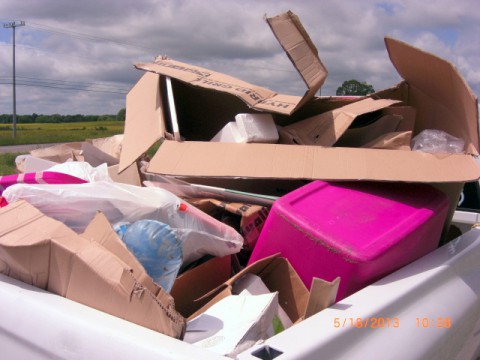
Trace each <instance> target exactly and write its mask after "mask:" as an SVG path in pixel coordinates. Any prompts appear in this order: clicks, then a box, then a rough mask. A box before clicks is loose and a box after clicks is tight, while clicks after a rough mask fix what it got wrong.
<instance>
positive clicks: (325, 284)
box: [305, 277, 340, 319]
mask: <svg viewBox="0 0 480 360" xmlns="http://www.w3.org/2000/svg"><path fill="white" fill-rule="evenodd" d="M339 285H340V278H339V277H337V278H336V279H334V280H333V281H325V280H322V279H319V278H313V279H312V285H311V287H310V298H309V299H308V305H307V309H306V310H305V319H306V318H308V317H310V316H312V315H315V314H316V313H318V312H320V311H322V310H324V309H326V308H327V307H329V306H330V305H332V304H334V303H335V298H336V297H337V292H338V286H339Z"/></svg>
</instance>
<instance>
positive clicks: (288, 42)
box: [266, 11, 328, 108]
mask: <svg viewBox="0 0 480 360" xmlns="http://www.w3.org/2000/svg"><path fill="white" fill-rule="evenodd" d="M266 20H267V23H268V25H270V28H271V29H272V32H273V33H274V35H275V37H276V38H277V40H278V42H279V43H280V45H281V46H282V48H283V49H284V50H285V52H286V54H287V55H288V57H289V58H290V60H291V61H292V63H293V65H294V66H295V68H296V69H297V71H298V72H299V74H300V76H301V77H302V79H303V81H305V84H306V85H307V87H308V90H307V92H306V93H305V96H304V97H303V99H302V101H301V102H300V103H299V104H298V105H297V106H296V108H299V107H300V106H302V105H303V104H304V103H305V102H307V101H308V100H310V99H311V98H312V97H313V96H314V95H315V94H316V92H317V91H318V90H319V89H320V87H321V86H322V85H323V83H324V82H325V79H326V77H327V74H328V72H327V69H326V68H325V66H324V65H323V64H322V61H321V60H320V58H319V56H318V51H317V48H316V47H315V45H314V44H313V42H312V40H311V39H310V36H309V35H308V33H307V31H306V30H305V29H304V27H303V25H302V23H301V22H300V19H299V18H298V16H297V15H295V14H294V13H292V12H291V11H288V12H286V13H283V14H280V15H278V16H274V17H271V18H267V19H266Z"/></svg>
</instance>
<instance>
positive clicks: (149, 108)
mask: <svg viewBox="0 0 480 360" xmlns="http://www.w3.org/2000/svg"><path fill="white" fill-rule="evenodd" d="M126 109H127V110H126V119H127V120H126V121H125V130H124V133H125V134H124V137H123V142H122V153H121V157H120V164H119V171H120V172H121V171H123V170H125V169H126V168H127V167H128V166H129V165H131V164H132V163H133V162H135V161H136V160H137V159H138V158H139V157H140V156H141V155H142V154H143V153H144V152H146V151H147V150H148V149H149V148H150V147H151V146H152V145H153V144H154V143H155V142H156V141H158V140H159V139H160V138H161V137H162V136H163V134H164V131H165V128H164V120H163V112H162V102H161V99H160V87H159V76H158V75H157V74H153V73H145V74H144V75H143V76H142V77H141V79H140V80H139V81H138V82H137V83H136V84H135V86H134V87H133V88H132V90H130V92H129V93H128V94H127V107H126Z"/></svg>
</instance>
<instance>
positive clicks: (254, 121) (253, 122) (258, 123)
mask: <svg viewBox="0 0 480 360" xmlns="http://www.w3.org/2000/svg"><path fill="white" fill-rule="evenodd" d="M235 121H236V123H237V126H238V131H239V133H240V136H242V138H243V139H244V141H243V142H259V143H276V142H278V131H277V126H276V125H275V122H274V121H273V117H272V115H270V114H237V115H236V116H235Z"/></svg>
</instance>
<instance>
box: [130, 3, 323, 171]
mask: <svg viewBox="0 0 480 360" xmlns="http://www.w3.org/2000/svg"><path fill="white" fill-rule="evenodd" d="M266 20H267V22H268V24H269V25H270V28H271V29H272V31H273V33H274V34H275V36H276V38H277V39H278V41H279V42H280V45H281V46H282V47H283V49H284V50H285V51H286V53H287V55H288V57H289V58H290V60H291V61H292V63H293V65H294V66H295V68H296V69H297V71H298V72H299V73H300V76H301V77H302V79H303V80H304V81H305V84H306V85H307V87H308V90H307V92H306V93H305V95H304V96H303V97H300V96H294V95H285V94H279V93H277V92H275V91H272V90H270V89H267V88H264V87H261V86H257V85H253V84H250V83H248V82H245V81H243V80H240V79H238V78H235V77H233V76H229V75H225V74H221V73H219V72H215V71H212V70H208V69H205V68H202V67H199V66H194V65H190V64H186V63H182V62H180V61H176V60H172V59H168V58H164V57H159V58H157V59H156V60H155V61H154V62H153V63H137V64H135V67H136V68H137V69H140V70H144V71H149V72H153V73H156V74H161V75H165V76H168V77H171V78H174V79H177V80H180V81H183V82H185V83H188V84H190V85H192V86H198V87H201V88H205V89H210V90H216V91H221V92H224V93H228V94H231V95H234V96H236V97H238V98H240V99H242V100H243V101H244V102H245V103H246V104H248V106H249V107H251V108H252V109H256V110H260V111H267V112H273V113H279V114H286V115H290V114H292V113H293V112H294V111H295V110H297V109H298V108H299V107H300V106H302V105H303V104H304V103H306V102H307V101H308V100H310V99H311V98H313V97H314V96H315V93H316V92H317V91H318V89H320V87H321V86H322V84H323V82H324V81H325V78H326V76H327V70H326V68H325V67H324V66H323V64H322V62H321V61H320V59H319V57H318V52H317V49H316V48H315V45H313V42H312V41H311V39H310V37H309V36H308V34H307V32H306V31H305V29H304V28H303V26H302V24H301V23H300V20H299V19H298V17H297V16H296V15H294V14H293V13H292V12H287V13H284V14H282V15H279V16H276V17H273V18H268V19H266ZM127 109H128V106H127ZM127 111H128V110H127ZM127 117H128V114H127ZM121 168H122V166H121Z"/></svg>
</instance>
